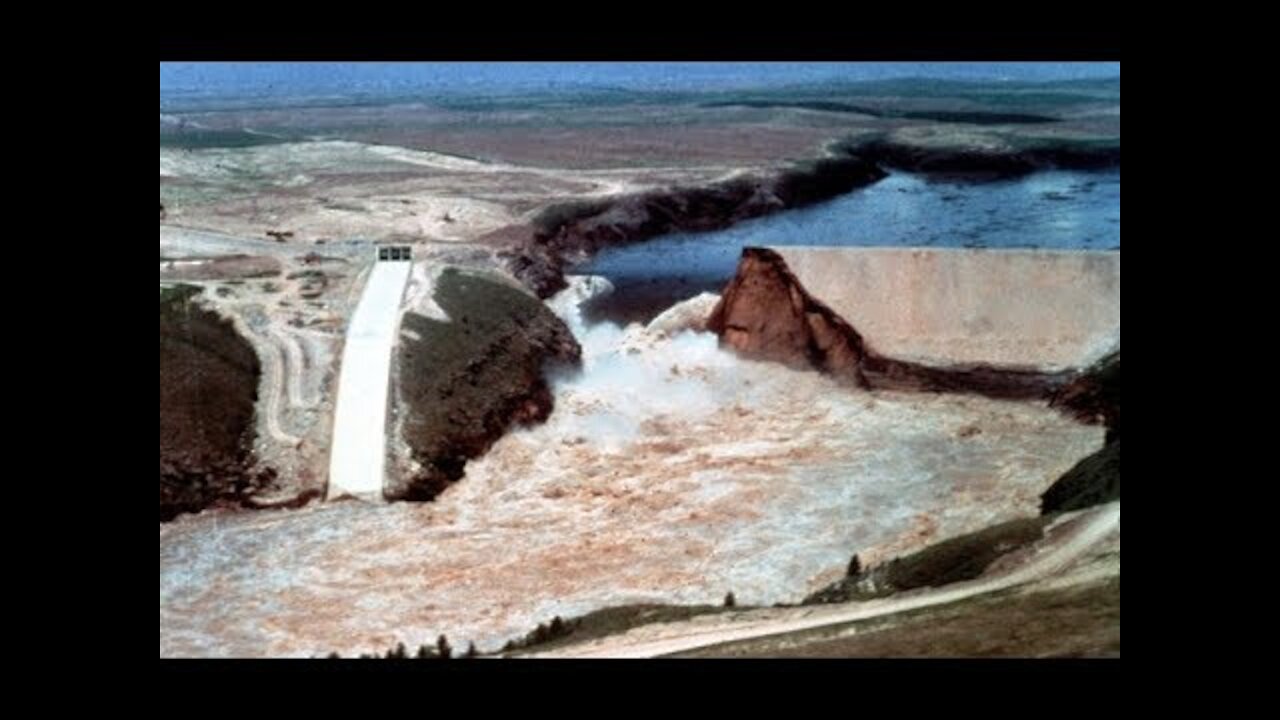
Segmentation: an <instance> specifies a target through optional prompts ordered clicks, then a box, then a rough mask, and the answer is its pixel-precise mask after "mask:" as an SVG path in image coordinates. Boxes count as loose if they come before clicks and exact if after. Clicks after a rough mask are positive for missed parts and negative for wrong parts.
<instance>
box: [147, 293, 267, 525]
mask: <svg viewBox="0 0 1280 720" xmlns="http://www.w3.org/2000/svg"><path fill="white" fill-rule="evenodd" d="M198 293H199V289H198V288H194V287H191V286H178V287H176V288H172V289H167V290H162V291H161V294H160V521H161V522H165V521H168V520H172V519H173V518H174V517H175V516H177V515H178V514H180V513H184V512H199V511H201V510H202V509H204V508H206V507H209V506H212V505H241V504H244V503H245V502H246V501H247V499H248V497H249V495H250V494H251V493H252V492H253V491H254V490H255V489H257V488H259V487H261V486H263V485H265V484H267V483H268V482H269V481H270V480H271V479H272V477H273V476H274V472H273V471H272V470H270V469H269V468H258V467H256V465H255V462H254V458H253V454H252V448H253V440H254V403H255V401H256V399H257V394H258V379H259V377H260V375H261V372H262V371H261V368H260V366H259V363H258V357H257V355H256V353H255V352H254V350H253V346H252V345H251V344H250V343H249V341H248V340H246V339H245V338H243V337H241V336H240V334H239V333H237V332H236V330H235V327H234V325H233V324H232V323H231V321H229V320H227V319H225V318H222V317H220V316H219V315H218V314H217V313H215V312H212V311H210V310H208V309H205V308H204V307H201V306H200V305H199V304H197V303H196V302H195V301H194V298H195V296H196V294H198Z"/></svg>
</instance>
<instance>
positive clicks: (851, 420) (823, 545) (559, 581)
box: [160, 278, 1104, 656]
mask: <svg viewBox="0 0 1280 720" xmlns="http://www.w3.org/2000/svg"><path fill="white" fill-rule="evenodd" d="M591 294H592V291H591V289H590V288H589V287H587V284H585V283H584V280H583V279H581V278H579V279H576V280H575V282H574V284H573V286H571V287H570V289H569V290H567V291H565V293H564V294H562V295H561V296H559V297H557V298H555V299H553V303H552V304H553V307H555V309H556V310H557V312H559V313H560V314H561V315H562V317H564V318H565V319H566V320H567V321H568V322H569V324H570V326H571V327H572V328H573V330H574V332H575V334H576V335H577V336H578V337H579V340H580V341H581V342H582V344H583V353H584V368H583V370H582V372H581V373H573V374H569V375H565V376H563V377H558V378H555V382H554V388H555V396H556V410H555V412H554V413H553V414H552V415H551V417H550V419H549V420H548V421H547V422H546V423H545V424H543V425H540V426H537V427H533V428H530V429H526V430H520V431H516V432H513V433H511V434H508V435H507V436H506V437H504V438H502V439H501V440H500V441H498V443H497V444H496V445H495V446H494V447H493V448H492V449H491V450H490V451H489V452H488V453H487V454H486V455H485V456H484V457H482V458H480V459H478V460H476V461H473V462H471V463H469V464H468V466H467V472H466V477H465V478H464V479H463V480H461V481H460V482H458V483H457V484H456V485H454V486H452V487H450V488H449V489H448V490H446V491H445V492H444V493H443V494H442V495H441V496H440V497H439V498H438V499H437V500H436V501H435V502H433V503H425V504H419V503H395V504H373V503H362V502H340V503H333V504H326V505H319V506H313V507H308V508H305V509H301V510H290V511H262V512H255V513H237V514H218V513H208V512H207V513H204V514H202V515H198V516H184V517H181V518H179V519H178V520H176V521H175V522H172V523H167V524H164V525H162V526H161V528H160V536H161V542H160V654H161V655H162V656H193V655H198V656H276V655H282V656H314V655H326V654H328V653H330V652H333V651H337V652H339V653H341V654H343V655H353V654H359V653H361V652H372V651H385V650H386V649H388V648H391V647H393V646H394V645H395V643H397V642H404V643H405V645H406V646H408V647H411V648H413V647H416V646H418V645H421V644H430V643H433V642H434V641H435V639H436V637H437V636H439V635H440V634H441V633H444V634H446V635H447V636H448V637H449V640H450V642H451V643H452V644H454V645H455V646H458V647H465V646H466V645H467V643H469V642H472V641H474V642H475V643H476V645H477V647H478V648H479V649H480V650H481V651H489V650H494V649H497V648H499V647H501V645H502V644H503V643H504V642H505V641H507V640H509V639H512V638H515V637H518V636H521V635H523V634H525V633H527V632H528V631H530V630H531V629H532V628H533V627H534V626H535V625H537V624H538V623H539V622H546V621H548V620H550V619H551V618H552V617H553V616H555V615H560V616H562V617H569V616H574V615H579V614H582V613H586V612H590V611H592V610H596V609H600V608H604V607H609V606H614V605H623V604H629V603H641V602H662V603H718V602H720V601H721V600H722V599H723V598H724V596H725V593H727V592H733V593H734V595H735V596H736V598H737V601H738V603H740V604H772V603H776V602H790V601H798V600H800V599H802V598H803V597H804V596H805V595H806V594H808V593H810V592H813V591H814V590H816V589H818V588H820V587H822V586H823V585H825V584H826V583H829V582H831V581H833V580H835V579H837V578H838V577H839V576H841V574H842V573H843V572H844V570H845V567H846V566H847V564H848V562H849V558H850V556H851V555H852V554H853V553H855V552H858V553H860V554H861V557H862V558H863V559H864V561H865V562H875V561H877V560H882V559H885V558H889V557H893V556H895V555H898V554H901V553H904V552H909V551H912V550H914V549H918V548H920V547H922V546H924V545H925V544H928V543H930V542H934V541H937V540H939V539H942V538H945V537H950V536H953V535H957V534H961V533H966V532H972V531H975V530H978V529H980V528H983V527H986V526H987V525H990V524H991V523H994V522H999V521H1002V520H1006V519H1010V518H1012V517H1016V516H1028V515H1034V514H1036V513H1037V510H1038V495H1039V494H1040V493H1041V492H1043V491H1044V490H1045V489H1046V488H1047V487H1048V486H1049V485H1050V484H1051V483H1052V482H1053V481H1054V480H1055V479H1056V478H1057V477H1059V476H1060V475H1061V474H1062V473H1063V472H1065V471H1066V470H1067V469H1069V468H1070V467H1071V466H1072V465H1073V464H1074V463H1075V462H1076V461H1077V460H1078V459H1079V458H1080V457H1083V456H1084V455H1087V454H1088V453H1090V452H1092V451H1094V450H1096V449H1097V448H1099V447H1101V445H1102V440H1103V432H1104V431H1103V429H1102V428H1100V427H1092V426H1086V425H1081V424H1078V423H1076V422H1074V421H1072V420H1071V419H1070V418H1068V417H1065V416H1063V415H1061V414H1059V413H1057V412H1055V411H1052V410H1049V409H1048V408H1046V407H1043V406H1042V405H1037V404H1031V403H1016V402H1002V401H995V400H989V399H984V398H979V397H967V396H956V395H952V396H948V395H926V394H891V393H879V394H875V395H872V394H869V393H864V392H860V391H856V390H852V389H849V388H845V387H842V386H839V385H837V384H836V383H835V382H834V381H833V380H831V379H830V378H828V377H826V376H823V375H821V374H818V373H814V372H805V371H797V370H790V369H788V368H785V367H782V366H780V365H776V364H771V363H761V362H751V361H745V360H742V359H739V358H737V357H736V356H734V355H733V354H731V353H729V352H726V351H723V350H721V349H720V348H719V347H718V343H717V339H716V337H715V336H714V335H711V334H707V333H696V332H691V331H682V332H679V333H677V334H675V335H674V336H666V335H665V334H663V333H656V332H653V331H650V330H648V329H646V328H644V327H642V326H639V325H635V326H632V327H630V328H626V329H623V328H619V327H617V326H614V325H610V324H600V325H591V326H588V325H586V324H584V322H583V320H582V318H581V315H580V313H579V312H578V309H579V306H580V302H581V301H582V300H585V299H587V298H588V297H590V296H591Z"/></svg>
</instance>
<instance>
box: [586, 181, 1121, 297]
mask: <svg viewBox="0 0 1280 720" xmlns="http://www.w3.org/2000/svg"><path fill="white" fill-rule="evenodd" d="M761 245H836V246H867V247H875V246H881V247H884V246H887V247H969V248H983V247H985V248H1057V249H1080V250H1119V249H1120V171H1119V169H1115V170H1109V171H1093V172H1084V171H1067V170H1053V171H1045V172H1038V173H1034V174H1031V175H1027V176H1024V177H1020V178H1013V179H1007V180H999V181H992V182H966V181H942V180H928V179H925V178H923V177H920V176H916V175H911V174H907V173H894V174H892V175H890V176H889V177H887V178H885V179H883V180H881V181H879V182H877V183H875V184H872V185H869V186H867V187H864V188H860V189H858V190H855V191H853V192H851V193H848V194H846V195H842V196H840V197H838V198H834V199H832V200H829V201H826V202H823V203H819V204H816V205H812V206H809V207H806V208H800V209H796V210H788V211H784V212H781V213H777V214H774V215H769V216H765V217H761V218H756V219H753V220H747V221H745V222H742V223H739V224H737V225H735V226H733V227H731V228H727V229H725V230H718V231H713V232H702V233H673V234H670V235H664V236H660V237H657V238H654V239H652V240H649V241H647V242H642V243H636V244H632V245H625V246H621V247H614V248H608V249H605V250H602V251H601V252H600V253H598V254H597V255H596V256H595V257H593V258H591V259H590V260H589V261H587V262H585V263H583V264H581V265H578V266H576V267H575V268H574V269H573V271H572V272H573V273H574V274H584V275H601V276H604V277H606V278H608V279H609V281H610V282H611V283H613V285H614V287H615V288H616V292H615V293H614V294H613V295H611V296H606V297H605V298H601V299H600V301H598V302H596V303H594V304H593V305H592V307H591V308H589V309H588V311H589V316H590V318H591V319H593V320H599V319H610V320H615V321H619V322H628V321H632V320H642V321H643V320H645V319H647V318H649V317H651V316H652V315H654V314H656V312H659V311H661V309H662V308H664V307H666V306H668V305H670V304H671V303H672V302H673V301H675V300H679V299H683V298H687V297H692V296H694V295H696V294H698V293H699V292H702V291H706V290H710V291H713V292H715V291H718V290H720V289H721V288H722V287H723V286H724V284H725V283H726V282H727V281H728V279H729V278H731V277H732V276H733V272H734V268H736V267H737V263H738V257H739V255H740V254H741V252H742V248H743V247H745V246H761Z"/></svg>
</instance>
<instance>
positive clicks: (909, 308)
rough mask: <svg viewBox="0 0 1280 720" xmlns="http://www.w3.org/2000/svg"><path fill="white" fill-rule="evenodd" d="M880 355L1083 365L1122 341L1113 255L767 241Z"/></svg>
mask: <svg viewBox="0 0 1280 720" xmlns="http://www.w3.org/2000/svg"><path fill="white" fill-rule="evenodd" d="M770 249H771V250H774V251H776V252H777V253H778V254H779V255H781V256H782V257H783V259H784V260H785V261H786V263H787V266H788V267H789V268H790V269H791V271H792V272H793V273H794V274H795V276H796V278H797V279H798V280H799V281H800V283H801V284H802V285H803V286H804V287H805V289H807V290H808V291H809V292H810V293H811V294H812V295H813V296H814V297H815V298H818V299H819V300H821V301H822V302H824V303H826V304H827V305H829V306H830V307H831V309H832V310H834V311H835V312H836V313H838V314H839V315H840V316H841V317H843V318H844V319H845V320H846V321H848V322H849V324H851V325H852V326H853V327H854V328H856V329H857V330H858V332H859V333H861V334H862V336H863V338H864V339H865V340H866V342H867V344H868V345H869V346H870V347H871V348H873V349H874V350H875V351H877V352H879V353H880V354H882V355H886V356H890V357H894V358H898V359H900V360H910V361H914V362H920V363H925V364H930V365H963V364H968V363H987V364H992V365H1003V366H1027V367H1036V368H1040V369H1044V370H1055V369H1065V368H1071V367H1082V366H1085V365H1088V364H1089V363H1091V362H1093V361H1094V360H1096V359H1098V358H1099V357H1100V356H1101V355H1103V354H1105V353H1106V352H1108V351H1110V350H1113V349H1115V348H1117V347H1119V345H1120V253H1118V252H1096V251H1072V250H1063V251H1060V250H988V249H981V250H977V249H975V250H970V249H936V248H929V249H923V248H835V247H771V248H770Z"/></svg>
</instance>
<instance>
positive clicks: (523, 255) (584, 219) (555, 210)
mask: <svg viewBox="0 0 1280 720" xmlns="http://www.w3.org/2000/svg"><path fill="white" fill-rule="evenodd" d="M885 175H886V173H885V172H884V171H883V170H881V169H880V168H879V167H877V166H876V165H875V164H874V163H872V162H870V161H867V160H864V159H863V158H861V157H857V156H851V155H840V156H836V157H828V158H823V159H820V160H814V161H811V162H807V163H802V164H798V165H796V166H793V167H791V168H788V169H787V170H784V171H781V172H779V173H776V174H774V175H771V176H766V177H758V176H746V177H738V178H733V179H730V180H726V181H724V182H720V183H716V184H713V185H710V186H705V187H677V188H672V189H669V190H661V191H653V192H647V193H640V194H634V195H622V196H618V197H615V198H607V199H604V200H594V199H593V200H584V201H576V202H571V203H564V204H560V205H554V206H551V207H549V208H546V209H545V210H543V211H542V212H541V213H540V214H539V215H537V216H536V217H535V218H534V219H533V220H532V222H531V223H530V225H529V227H528V228H527V229H525V230H524V231H523V235H524V238H523V239H522V240H521V241H519V242H517V243H516V244H515V246H514V247H513V248H511V249H508V250H506V251H504V253H503V257H504V258H505V259H506V262H507V267H508V269H509V270H510V271H511V273H512V274H513V275H514V276H515V277H516V278H517V279H519V280H520V281H521V282H522V283H524V284H525V286H526V287H528V288H529V289H530V290H532V291H533V292H534V293H536V294H537V295H538V297H541V298H546V297H550V296H551V295H553V294H555V293H556V292H557V291H559V290H562V289H564V287H565V281H564V269H565V267H566V264H567V263H568V262H571V261H574V260H578V259H583V258H586V257H587V256H589V255H591V254H593V253H595V252H596V251H597V250H599V249H600V248H602V247H606V246H611V245H622V244H625V243H631V242H637V241H641V240H646V239H649V238H652V237H655V236H658V235H662V234H664V233H669V232H677V231H679V232H688V231H706V230H718V229H721V228H725V227H728V226H730V225H732V224H734V223H736V222H738V221H740V220H745V219H747V218H752V217H758V216H761V215H765V214H767V213H771V212H776V211H778V210H782V209H785V208H791V207H801V206H804V205H808V204H812V203H815V202H818V201H820V200H826V199H829V198H832V197H835V196H837V195H840V194H843V193H846V192H849V191H850V190H852V189H854V188H856V187H861V186H863V185H867V184H870V183H873V182H875V181H876V180H879V179H881V178H883V177H885ZM503 234H504V236H505V237H511V236H512V235H517V236H518V235H520V234H521V232H520V231H519V230H518V229H516V230H510V229H509V230H504V231H503Z"/></svg>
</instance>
